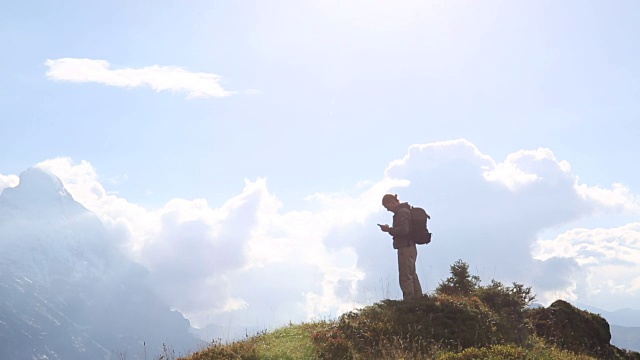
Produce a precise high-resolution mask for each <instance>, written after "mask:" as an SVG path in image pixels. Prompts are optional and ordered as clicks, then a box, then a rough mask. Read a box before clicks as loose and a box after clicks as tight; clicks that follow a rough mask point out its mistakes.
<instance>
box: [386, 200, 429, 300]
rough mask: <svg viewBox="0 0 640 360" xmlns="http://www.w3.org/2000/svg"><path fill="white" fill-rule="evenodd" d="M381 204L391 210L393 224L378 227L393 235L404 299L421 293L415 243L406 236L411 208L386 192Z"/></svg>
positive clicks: (409, 224) (409, 226) (409, 225)
mask: <svg viewBox="0 0 640 360" xmlns="http://www.w3.org/2000/svg"><path fill="white" fill-rule="evenodd" d="M382 206H384V207H385V208H386V209H387V210H388V211H391V212H393V226H389V225H386V224H385V225H380V229H381V230H382V231H384V232H387V233H389V234H391V236H393V248H394V249H396V250H398V273H399V278H400V289H402V297H403V299H404V300H408V299H413V298H417V297H419V296H421V295H422V287H420V280H418V274H417V273H416V258H417V257H418V249H417V248H416V244H415V243H414V242H413V241H412V240H411V239H409V238H408V235H409V230H410V229H411V210H410V208H411V207H410V206H409V204H407V203H406V202H404V203H401V202H400V200H398V195H391V194H386V195H385V196H383V197H382Z"/></svg>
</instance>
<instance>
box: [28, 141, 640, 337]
mask: <svg viewBox="0 0 640 360" xmlns="http://www.w3.org/2000/svg"><path fill="white" fill-rule="evenodd" d="M38 166H43V167H46V168H48V169H49V170H50V171H52V172H53V173H55V174H56V175H58V176H59V177H60V178H61V180H62V181H63V183H64V184H65V186H66V187H67V189H68V190H69V192H70V193H71V194H73V196H74V197H75V198H76V199H77V200H78V201H80V202H81V203H82V204H84V205H85V206H86V207H87V208H89V209H90V210H92V211H94V212H95V213H96V214H98V216H99V217H100V218H101V219H102V220H103V222H104V224H105V226H106V227H107V228H109V229H110V231H111V232H112V234H113V236H114V237H118V239H119V240H118V241H119V242H120V243H121V244H122V246H123V249H125V250H126V251H127V252H128V253H129V254H130V255H131V256H132V257H133V258H134V259H136V260H137V261H139V262H140V263H142V264H143V265H145V267H147V269H149V271H150V273H151V277H152V279H153V281H154V283H155V284H156V288H157V291H158V292H159V293H160V294H161V295H162V296H163V297H164V298H165V300H166V301H167V302H168V303H169V304H170V305H171V306H172V307H174V308H175V309H178V310H180V311H181V312H182V313H183V314H185V316H186V317H187V318H189V319H190V320H191V321H192V324H193V325H196V326H204V325H206V324H209V323H218V324H220V323H222V324H242V325H257V326H264V327H268V326H277V325H281V324H283V323H286V322H288V321H300V320H305V319H309V318H313V317H316V318H317V317H324V316H335V315H338V314H340V313H342V312H344V311H347V310H350V309H353V308H354V307H358V306H362V305H366V304H369V303H372V302H374V301H378V300H380V299H381V298H399V297H400V296H401V295H400V291H399V287H398V284H397V269H396V266H397V265H396V253H395V251H394V250H393V248H392V246H391V239H390V238H389V237H388V236H387V235H386V234H384V233H382V232H380V230H379V229H378V228H377V226H376V225H375V224H376V223H388V222H390V221H391V214H390V213H388V212H386V211H385V210H384V209H383V208H382V206H381V205H380V199H381V197H382V195H383V194H384V193H387V192H394V193H398V194H399V196H400V198H401V200H408V201H410V203H412V204H414V205H418V206H422V207H424V208H425V209H426V210H427V212H429V213H430V214H431V217H432V219H431V220H430V223H429V227H430V230H431V231H432V232H433V233H434V237H433V242H432V243H431V244H429V245H428V246H421V247H420V248H419V255H418V274H419V275H420V279H421V281H422V285H423V290H424V291H433V290H434V289H435V287H436V286H437V284H438V282H439V281H440V280H442V279H444V278H445V277H446V276H448V272H449V266H450V265H451V264H452V263H453V262H454V261H455V260H457V259H459V258H461V259H463V260H465V261H467V262H468V263H469V264H470V265H471V270H472V271H473V272H474V273H476V274H478V275H480V276H481V278H482V279H483V280H485V281H489V280H490V279H492V278H495V279H496V280H499V281H503V282H506V283H509V282H511V281H517V282H519V283H524V284H525V285H533V286H534V291H536V292H538V293H539V294H540V295H541V297H542V300H543V301H548V300H553V299H552V297H562V298H565V299H568V300H582V299H596V297H594V296H596V295H594V294H611V293H613V292H615V293H616V294H626V296H627V297H626V298H625V299H626V300H625V301H629V304H630V305H631V304H635V303H637V292H636V290H637V288H638V286H640V280H638V279H639V276H640V269H639V268H638V265H637V263H638V262H637V261H636V260H635V259H638V258H640V257H638V254H637V251H638V242H639V241H638V230H639V229H638V225H637V224H635V225H634V224H630V225H628V226H627V227H622V228H616V229H582V230H580V229H573V230H571V231H569V232H567V233H565V234H559V235H558V236H557V237H556V238H554V239H545V240H541V239H540V238H539V236H540V234H541V233H543V232H544V233H545V234H546V233H549V232H550V231H551V232H552V231H553V230H554V229H557V228H559V227H560V226H565V227H566V226H568V225H570V224H571V223H572V222H574V221H576V220H578V219H584V218H588V217H594V216H599V215H601V214H609V215H611V214H619V213H628V212H633V211H635V210H634V209H637V206H638V203H637V198H636V197H635V196H634V195H633V194H632V193H631V191H630V190H629V189H627V188H625V187H624V186H622V185H619V184H614V185H612V186H611V187H610V188H604V187H592V186H588V185H587V184H581V183H580V182H579V178H578V176H577V175H576V174H574V173H572V171H571V167H570V164H569V163H568V162H567V161H564V160H558V159H556V158H555V156H554V154H553V152H552V151H551V150H549V149H536V150H527V151H524V150H523V151H517V152H514V153H513V154H510V155H509V156H507V157H506V158H505V160H504V161H496V160H494V159H493V158H491V157H490V156H488V155H486V154H483V153H482V152H481V151H480V150H479V149H478V148H477V147H476V146H475V145H474V144H472V143H471V142H469V141H467V140H463V139H461V140H454V141H446V142H438V143H432V144H422V145H413V146H410V147H409V149H408V152H407V154H406V155H405V156H404V157H402V158H401V159H399V160H396V161H393V162H392V163H390V164H389V166H388V167H387V168H386V170H385V171H384V174H382V173H381V178H380V179H377V180H370V181H367V182H365V183H362V184H357V185H356V186H354V187H353V188H352V189H350V190H349V191H348V192H344V193H331V194H330V193H323V192H318V193H316V194H313V195H311V196H309V197H308V198H307V199H306V201H308V202H309V203H310V205H312V206H310V207H309V208H310V209H313V210H312V211H311V210H306V211H299V210H289V211H283V208H284V206H283V203H282V200H281V199H279V198H277V197H276V196H274V195H273V194H271V193H270V191H269V188H268V184H267V180H266V179H256V180H253V181H249V180H247V181H246V182H245V186H244V188H243V190H242V191H241V192H240V193H239V194H237V195H236V196H234V197H232V198H230V199H228V200H227V201H225V202H224V203H222V204H219V205H216V206H214V205H211V204H209V203H207V201H206V200H204V199H192V200H188V199H173V200H170V201H168V202H167V203H166V204H165V205H164V206H163V207H162V208H160V209H155V210H149V209H144V208H142V207H140V206H138V205H136V204H133V203H129V202H128V201H127V200H125V199H123V198H119V197H118V196H117V194H110V193H108V192H107V191H105V189H104V187H103V185H102V182H101V179H100V178H99V176H98V175H97V174H96V172H95V169H94V168H93V167H92V166H91V164H89V163H88V162H86V161H81V162H80V163H77V164H76V163H74V162H73V161H72V160H71V159H69V158H56V159H51V160H47V161H44V162H42V163H40V164H38ZM609 195H611V196H609ZM613 195H615V196H613ZM585 239H586V240H585ZM615 276H621V277H620V278H616V277H615ZM616 279H622V280H616ZM599 296H604V295H599ZM632 300H633V301H635V302H631V301H632ZM598 305H601V304H598Z"/></svg>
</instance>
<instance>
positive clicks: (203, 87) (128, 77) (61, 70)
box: [45, 58, 234, 98]
mask: <svg viewBox="0 0 640 360" xmlns="http://www.w3.org/2000/svg"><path fill="white" fill-rule="evenodd" d="M45 65H46V66H47V67H48V68H49V70H48V71H47V73H46V75H47V78H49V79H51V80H56V81H69V82H78V83H87V82H95V83H99V84H104V85H108V86H117V87H126V88H134V87H140V86H149V87H151V88H152V89H153V90H155V91H157V92H160V91H171V92H184V93H186V94H187V97H188V98H205V97H226V96H230V95H233V94H234V92H232V91H228V90H225V89H223V88H222V86H221V85H220V80H221V76H220V75H216V74H211V73H202V72H190V71H187V70H185V69H183V68H180V67H176V66H159V65H152V66H145V67H142V68H137V69H134V68H122V69H111V64H110V63H109V62H108V61H106V60H94V59H86V58H84V59H77V58H61V59H54V60H50V59H47V61H46V62H45Z"/></svg>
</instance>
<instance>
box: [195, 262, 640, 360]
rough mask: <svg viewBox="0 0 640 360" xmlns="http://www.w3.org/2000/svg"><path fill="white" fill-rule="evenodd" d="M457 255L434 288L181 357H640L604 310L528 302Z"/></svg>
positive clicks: (524, 290)
mask: <svg viewBox="0 0 640 360" xmlns="http://www.w3.org/2000/svg"><path fill="white" fill-rule="evenodd" d="M468 268H469V266H468V265H467V264H466V263H464V262H462V261H461V260H459V261H457V262H456V263H455V264H453V265H452V266H451V277H449V278H448V279H446V280H444V281H443V282H441V283H440V285H439V286H438V288H437V289H436V293H435V294H434V295H423V296H422V297H420V298H417V299H413V300H408V301H397V300H383V301H381V302H378V303H376V304H373V305H371V306H367V307H364V308H362V309H359V310H355V311H351V312H348V313H346V314H343V315H342V316H340V317H339V318H338V319H336V320H334V321H319V322H311V323H303V324H299V325H289V326H285V327H282V328H280V329H277V330H275V331H272V332H265V333H262V334H258V335H256V336H252V337H248V338H247V339H245V340H242V341H237V342H233V343H227V344H222V343H214V344H212V345H211V346H210V347H209V348H208V349H204V350H201V351H198V352H196V353H194V354H192V355H190V356H188V357H185V358H183V360H214V359H215V360H218V359H229V360H231V359H233V360H240V359H242V360H275V359H279V360H281V359H284V360H294V359H304V360H308V359H318V360H334V359H336V360H337V359H345V360H376V359H377V360H398V359H402V360H424V359H436V360H472V359H492V360H507V359H509V360H512V359H513V360H516V359H531V360H587V359H612V360H616V359H632V360H640V353H637V352H631V351H626V350H622V349H619V348H617V347H615V346H613V345H611V344H610V340H611V333H610V329H609V324H608V323H607V322H606V320H604V319H603V318H602V317H600V316H599V315H596V314H592V313H589V312H587V311H582V310H579V309H577V308H575V307H573V306H572V305H571V304H569V303H567V302H565V301H562V300H558V301H556V302H554V303H553V304H551V305H550V306H549V307H547V308H536V309H531V308H529V305H530V304H531V302H532V301H533V300H534V299H535V296H534V295H533V294H532V293H531V288H530V287H524V286H523V285H521V284H517V283H514V284H513V286H505V285H503V284H502V283H500V282H498V281H495V280H492V281H491V283H490V284H489V285H486V286H480V279H479V278H478V277H477V276H471V275H470V274H469V272H468Z"/></svg>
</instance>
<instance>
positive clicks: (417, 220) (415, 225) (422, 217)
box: [409, 206, 431, 245]
mask: <svg viewBox="0 0 640 360" xmlns="http://www.w3.org/2000/svg"><path fill="white" fill-rule="evenodd" d="M410 211H411V226H410V228H411V230H410V231H409V238H410V239H411V240H412V241H413V242H414V243H416V244H419V245H422V244H428V243H430V242H431V233H430V232H429V230H428V229H427V219H431V216H429V214H427V212H426V211H424V209H422V208H419V207H415V206H412V207H411V210H410Z"/></svg>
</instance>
